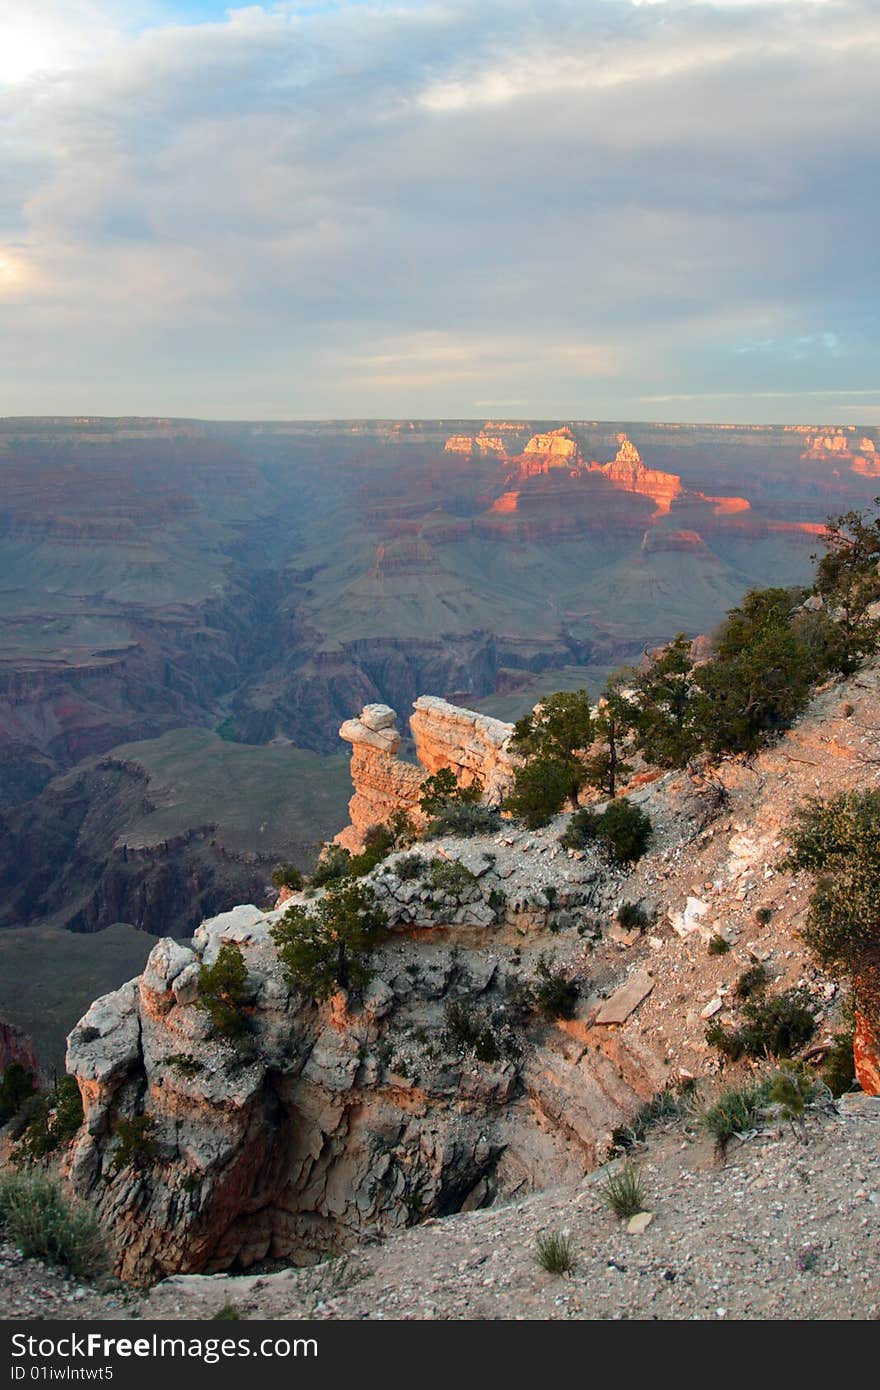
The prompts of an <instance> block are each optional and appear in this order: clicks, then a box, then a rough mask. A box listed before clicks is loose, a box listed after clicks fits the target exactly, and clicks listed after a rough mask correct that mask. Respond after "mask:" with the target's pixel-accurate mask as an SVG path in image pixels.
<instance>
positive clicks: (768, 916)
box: [755, 907, 773, 927]
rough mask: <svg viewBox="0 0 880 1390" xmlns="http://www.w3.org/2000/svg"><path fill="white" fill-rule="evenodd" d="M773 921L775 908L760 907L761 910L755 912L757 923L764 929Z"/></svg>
mask: <svg viewBox="0 0 880 1390" xmlns="http://www.w3.org/2000/svg"><path fill="white" fill-rule="evenodd" d="M772 920H773V908H772V907H759V908H758V909H757V911H756V912H755V921H756V922H757V923H759V925H760V926H762V927H766V926H767V924H768V922H771V921H772Z"/></svg>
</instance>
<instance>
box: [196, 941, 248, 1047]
mask: <svg viewBox="0 0 880 1390" xmlns="http://www.w3.org/2000/svg"><path fill="white" fill-rule="evenodd" d="M247 974H248V972H247V966H246V965H245V963H244V956H243V955H242V953H241V947H240V946H238V945H237V944H236V943H235V942H234V941H224V943H223V945H222V946H221V947H220V950H219V951H218V952H217V959H216V960H215V961H214V964H213V965H203V966H201V968H200V970H199V997H198V999H197V1000H196V1006H197V1007H198V1008H200V1009H204V1010H205V1012H206V1013H208V1014H210V1017H211V1032H212V1034H213V1036H214V1037H216V1038H225V1039H227V1040H228V1041H234V1040H235V1039H237V1038H241V1037H242V1036H243V1035H244V1034H245V1033H246V1032H247V1031H248V1028H249V1019H248V1015H247V1014H246V1012H245V1009H244V1005H245V1002H246V1000H247Z"/></svg>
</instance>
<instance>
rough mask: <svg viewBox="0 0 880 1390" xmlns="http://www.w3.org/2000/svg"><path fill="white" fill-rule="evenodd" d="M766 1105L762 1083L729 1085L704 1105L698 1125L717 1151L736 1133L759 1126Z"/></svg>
mask: <svg viewBox="0 0 880 1390" xmlns="http://www.w3.org/2000/svg"><path fill="white" fill-rule="evenodd" d="M766 1103H767V1083H766V1081H749V1082H746V1083H745V1085H743V1086H730V1087H728V1089H727V1090H726V1091H724V1092H723V1093H722V1094H721V1095H720V1096H719V1097H718V1099H717V1100H715V1101H713V1102H712V1103H711V1104H709V1105H706V1106H705V1107H704V1108H703V1109H702V1111H701V1112H700V1114H699V1122H700V1124H701V1125H702V1127H703V1128H704V1129H707V1130H708V1131H709V1133H710V1134H711V1135H713V1136H714V1138H715V1140H716V1142H717V1144H718V1145H719V1147H720V1148H722V1149H723V1148H724V1146H725V1145H726V1144H727V1143H728V1141H729V1140H730V1139H732V1138H733V1137H734V1135H736V1134H745V1133H747V1132H748V1131H749V1130H751V1129H755V1128H757V1126H758V1125H759V1124H760V1123H761V1118H762V1117H761V1111H762V1109H763V1108H764V1106H765V1105H766Z"/></svg>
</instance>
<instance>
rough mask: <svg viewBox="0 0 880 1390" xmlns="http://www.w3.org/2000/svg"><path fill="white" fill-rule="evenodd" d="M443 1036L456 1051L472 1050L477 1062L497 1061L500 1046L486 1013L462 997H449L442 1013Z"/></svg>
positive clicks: (499, 1055)
mask: <svg viewBox="0 0 880 1390" xmlns="http://www.w3.org/2000/svg"><path fill="white" fill-rule="evenodd" d="M444 1022H445V1029H444V1033H445V1037H446V1041H447V1043H448V1044H449V1045H450V1046H451V1047H452V1048H453V1049H454V1050H456V1051H459V1052H461V1051H464V1052H472V1053H473V1054H474V1056H475V1057H476V1058H477V1060H478V1061H479V1062H497V1061H498V1060H499V1058H500V1057H501V1046H500V1043H499V1041H498V1039H497V1038H496V1036H495V1033H494V1031H493V1029H492V1026H491V1024H490V1023H489V1021H488V1019H487V1018H486V1015H485V1014H484V1013H483V1012H482V1011H481V1010H479V1009H475V1008H474V1007H473V1006H472V1004H470V1003H469V1002H468V1001H467V1000H464V999H451V1000H450V1001H449V1003H448V1004H447V1005H446V1009H445V1013H444Z"/></svg>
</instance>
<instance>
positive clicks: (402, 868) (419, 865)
mask: <svg viewBox="0 0 880 1390" xmlns="http://www.w3.org/2000/svg"><path fill="white" fill-rule="evenodd" d="M427 871H428V861H427V859H426V858H425V857H424V855H423V854H403V855H401V857H400V858H399V859H398V861H397V863H396V864H395V865H394V872H395V874H396V875H397V877H398V878H399V879H400V880H401V881H402V882H404V883H406V882H407V881H408V880H409V879H414V878H423V877H424V875H425V874H426V873H427Z"/></svg>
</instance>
